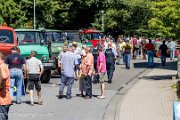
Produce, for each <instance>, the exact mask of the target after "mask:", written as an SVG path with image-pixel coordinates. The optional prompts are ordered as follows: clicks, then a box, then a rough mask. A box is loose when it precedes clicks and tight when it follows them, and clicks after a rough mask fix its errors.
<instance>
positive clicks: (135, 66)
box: [133, 61, 177, 70]
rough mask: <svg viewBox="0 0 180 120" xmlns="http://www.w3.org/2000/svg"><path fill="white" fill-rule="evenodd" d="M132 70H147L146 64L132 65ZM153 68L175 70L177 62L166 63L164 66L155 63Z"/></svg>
mask: <svg viewBox="0 0 180 120" xmlns="http://www.w3.org/2000/svg"><path fill="white" fill-rule="evenodd" d="M133 65H134V68H148V63H147V62H139V63H134V64H133ZM153 68H158V69H167V70H177V61H172V62H166V66H162V65H161V63H155V64H154V67H153Z"/></svg>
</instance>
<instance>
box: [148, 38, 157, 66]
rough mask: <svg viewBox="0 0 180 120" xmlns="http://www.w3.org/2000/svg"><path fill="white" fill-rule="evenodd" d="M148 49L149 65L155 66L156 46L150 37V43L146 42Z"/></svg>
mask: <svg viewBox="0 0 180 120" xmlns="http://www.w3.org/2000/svg"><path fill="white" fill-rule="evenodd" d="M146 50H147V55H148V66H149V67H153V66H154V50H155V47H154V45H153V43H152V40H151V39H149V43H148V44H146Z"/></svg>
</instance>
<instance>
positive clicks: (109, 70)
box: [106, 63, 115, 81]
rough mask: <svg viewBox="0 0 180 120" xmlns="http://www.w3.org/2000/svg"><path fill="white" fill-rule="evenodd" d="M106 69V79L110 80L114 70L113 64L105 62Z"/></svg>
mask: <svg viewBox="0 0 180 120" xmlns="http://www.w3.org/2000/svg"><path fill="white" fill-rule="evenodd" d="M106 70H107V76H108V81H111V80H112V78H113V73H114V70H115V64H114V63H106Z"/></svg>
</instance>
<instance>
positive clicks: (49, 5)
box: [0, 0, 180, 39]
mask: <svg viewBox="0 0 180 120" xmlns="http://www.w3.org/2000/svg"><path fill="white" fill-rule="evenodd" d="M102 10H103V11H104V13H102ZM102 17H104V27H105V31H106V32H109V33H111V34H114V35H118V34H131V35H133V34H139V35H144V34H146V35H152V36H155V35H159V36H162V37H173V38H176V39H180V33H179V31H180V2H179V0H36V24H37V27H44V28H54V29H82V28H88V27H94V28H97V29H102V21H103V19H102ZM3 22H6V23H8V24H10V25H11V26H13V27H15V28H25V27H28V26H31V27H32V24H33V0H0V24H2V23H3Z"/></svg>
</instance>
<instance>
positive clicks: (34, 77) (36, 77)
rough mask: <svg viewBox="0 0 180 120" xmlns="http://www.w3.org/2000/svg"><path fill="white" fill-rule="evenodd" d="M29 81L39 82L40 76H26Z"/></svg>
mask: <svg viewBox="0 0 180 120" xmlns="http://www.w3.org/2000/svg"><path fill="white" fill-rule="evenodd" d="M28 78H29V80H37V81H38V80H40V75H39V74H29V75H28Z"/></svg>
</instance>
